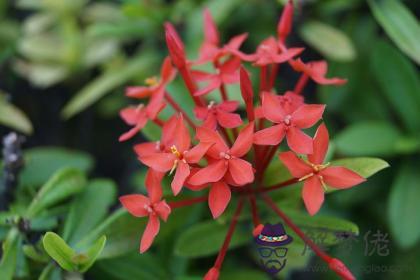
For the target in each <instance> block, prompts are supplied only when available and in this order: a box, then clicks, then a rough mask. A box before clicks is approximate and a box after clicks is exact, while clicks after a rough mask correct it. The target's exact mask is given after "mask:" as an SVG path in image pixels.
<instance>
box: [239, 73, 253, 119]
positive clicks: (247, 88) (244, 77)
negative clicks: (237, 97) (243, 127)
mask: <svg viewBox="0 0 420 280" xmlns="http://www.w3.org/2000/svg"><path fill="white" fill-rule="evenodd" d="M240 84H241V95H242V98H243V99H244V101H245V105H246V112H247V114H248V118H249V120H250V121H253V120H254V118H255V116H254V91H253V90H252V83H251V80H250V79H249V74H248V72H247V71H246V70H245V68H244V67H243V66H241V70H240Z"/></svg>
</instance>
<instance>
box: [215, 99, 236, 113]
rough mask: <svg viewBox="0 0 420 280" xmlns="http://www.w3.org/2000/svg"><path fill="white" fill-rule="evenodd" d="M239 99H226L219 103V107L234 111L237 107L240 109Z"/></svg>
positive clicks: (226, 110) (223, 109)
mask: <svg viewBox="0 0 420 280" xmlns="http://www.w3.org/2000/svg"><path fill="white" fill-rule="evenodd" d="M238 106H239V101H233V100H232V101H224V102H222V103H220V104H219V105H217V108H218V109H219V110H222V111H225V112H230V113H232V112H234V111H235V110H236V109H238Z"/></svg>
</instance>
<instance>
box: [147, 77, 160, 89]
mask: <svg viewBox="0 0 420 280" xmlns="http://www.w3.org/2000/svg"><path fill="white" fill-rule="evenodd" d="M144 83H145V84H146V85H147V86H149V87H152V86H155V85H157V84H158V79H157V77H156V76H152V77H149V78H147V79H146V80H144Z"/></svg>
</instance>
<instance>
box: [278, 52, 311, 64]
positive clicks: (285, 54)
mask: <svg viewBox="0 0 420 280" xmlns="http://www.w3.org/2000/svg"><path fill="white" fill-rule="evenodd" d="M304 50H305V48H291V49H287V50H286V51H285V52H283V53H281V54H280V55H276V56H275V58H274V61H273V62H275V63H284V62H286V61H289V60H291V59H292V58H293V57H295V56H297V55H299V54H301V53H302V52H303V51H304Z"/></svg>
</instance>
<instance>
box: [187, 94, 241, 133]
mask: <svg viewBox="0 0 420 280" xmlns="http://www.w3.org/2000/svg"><path fill="white" fill-rule="evenodd" d="M238 106H239V102H238V101H225V102H222V103H220V104H215V103H214V102H213V101H211V102H210V104H209V105H208V106H207V107H200V106H197V107H195V108H194V114H195V117H196V118H197V119H199V120H202V121H204V122H203V125H202V126H204V127H207V128H210V129H213V130H215V129H216V128H217V125H220V126H221V127H224V128H234V127H238V126H240V125H241V124H242V119H241V116H240V115H239V114H235V113H233V112H235V111H236V109H237V108H238Z"/></svg>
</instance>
